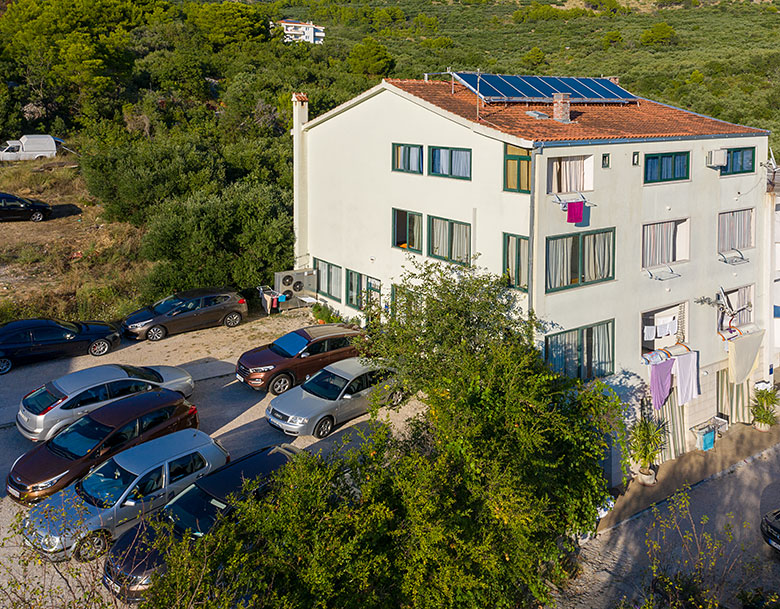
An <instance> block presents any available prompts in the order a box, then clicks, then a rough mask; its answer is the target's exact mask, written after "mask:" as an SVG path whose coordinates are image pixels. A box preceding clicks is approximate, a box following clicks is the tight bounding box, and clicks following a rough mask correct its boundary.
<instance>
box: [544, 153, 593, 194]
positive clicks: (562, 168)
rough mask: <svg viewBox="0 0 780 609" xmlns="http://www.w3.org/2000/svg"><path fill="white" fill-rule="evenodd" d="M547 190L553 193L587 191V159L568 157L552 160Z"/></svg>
mask: <svg viewBox="0 0 780 609" xmlns="http://www.w3.org/2000/svg"><path fill="white" fill-rule="evenodd" d="M547 174H548V180H547V190H548V191H549V192H551V193H566V192H580V191H582V190H585V157H584V156H568V157H558V158H553V159H550V161H549V164H548V171H547Z"/></svg>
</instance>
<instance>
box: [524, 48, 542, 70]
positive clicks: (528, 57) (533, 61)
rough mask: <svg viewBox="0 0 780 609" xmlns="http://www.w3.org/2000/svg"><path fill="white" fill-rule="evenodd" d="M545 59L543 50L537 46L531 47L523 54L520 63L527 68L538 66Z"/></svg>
mask: <svg viewBox="0 0 780 609" xmlns="http://www.w3.org/2000/svg"><path fill="white" fill-rule="evenodd" d="M546 60H547V56H546V55H545V54H544V51H542V49H540V48H539V47H533V48H531V49H530V50H529V51H528V52H527V53H526V54H525V55H523V58H522V63H523V65H525V66H528V67H529V68H532V69H533V68H538V67H540V66H541V65H543V64H544V63H545V62H546Z"/></svg>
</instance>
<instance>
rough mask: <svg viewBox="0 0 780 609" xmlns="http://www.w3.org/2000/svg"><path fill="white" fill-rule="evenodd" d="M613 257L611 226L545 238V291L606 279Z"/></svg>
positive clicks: (610, 276)
mask: <svg viewBox="0 0 780 609" xmlns="http://www.w3.org/2000/svg"><path fill="white" fill-rule="evenodd" d="M614 258H615V229H614V228H609V229H607V230H601V231H591V232H587V233H578V234H574V235H560V236H557V237H547V264H546V280H545V286H546V291H547V292H555V291H557V290H563V289H566V288H573V287H576V286H578V285H586V284H590V283H599V282H602V281H610V280H612V279H614V276H615V261H614Z"/></svg>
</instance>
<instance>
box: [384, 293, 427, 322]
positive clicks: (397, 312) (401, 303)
mask: <svg viewBox="0 0 780 609" xmlns="http://www.w3.org/2000/svg"><path fill="white" fill-rule="evenodd" d="M422 306H423V299H422V297H421V295H420V294H418V293H416V292H413V291H412V290H409V289H408V288H404V287H402V286H398V285H393V286H391V288H390V313H391V315H392V316H393V317H394V318H396V319H397V320H398V321H406V320H407V319H409V318H410V317H411V313H413V312H414V311H415V310H416V309H419V308H420V307H422Z"/></svg>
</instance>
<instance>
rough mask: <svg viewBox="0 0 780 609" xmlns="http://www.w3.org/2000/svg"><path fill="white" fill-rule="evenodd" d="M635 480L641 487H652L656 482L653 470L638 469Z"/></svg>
mask: <svg viewBox="0 0 780 609" xmlns="http://www.w3.org/2000/svg"><path fill="white" fill-rule="evenodd" d="M636 479H637V481H638V482H639V484H641V485H642V486H653V485H654V484H655V482H656V480H655V470H654V469H653V468H648V469H645V468H643V467H640V468H639V472H638V473H637V475H636Z"/></svg>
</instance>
